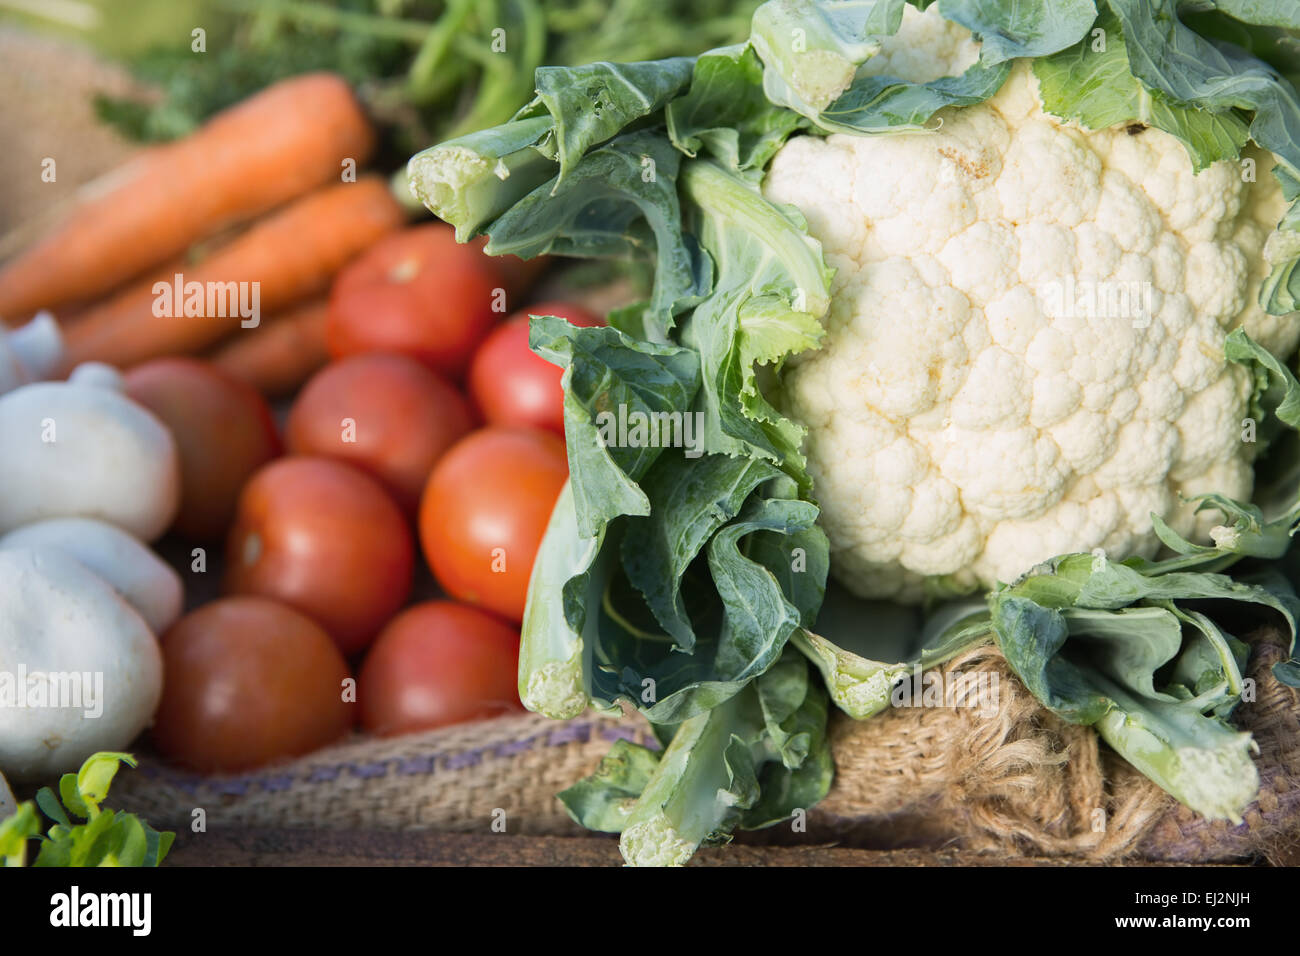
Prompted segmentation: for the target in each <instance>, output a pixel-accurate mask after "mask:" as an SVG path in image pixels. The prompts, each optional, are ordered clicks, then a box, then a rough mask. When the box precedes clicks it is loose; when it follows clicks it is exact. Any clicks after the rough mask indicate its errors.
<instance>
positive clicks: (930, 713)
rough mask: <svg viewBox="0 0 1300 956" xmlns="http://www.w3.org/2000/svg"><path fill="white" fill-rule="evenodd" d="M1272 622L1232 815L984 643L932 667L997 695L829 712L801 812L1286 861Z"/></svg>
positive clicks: (877, 838) (821, 828)
mask: <svg viewBox="0 0 1300 956" xmlns="http://www.w3.org/2000/svg"><path fill="white" fill-rule="evenodd" d="M1274 637H1275V632H1271V631H1269V632H1261V633H1259V634H1256V635H1254V642H1253V650H1252V655H1251V661H1250V665H1249V667H1248V671H1247V673H1248V674H1249V675H1250V677H1251V678H1252V679H1253V680H1254V682H1255V694H1256V699H1255V700H1254V701H1252V702H1243V703H1242V704H1241V705H1240V706H1239V707H1238V709H1237V712H1236V714H1235V715H1234V720H1235V722H1236V724H1237V725H1238V726H1239V727H1241V728H1242V729H1244V730H1249V731H1251V732H1252V733H1253V735H1254V738H1255V741H1256V743H1258V745H1259V748H1260V752H1259V755H1258V758H1257V760H1256V764H1257V766H1258V767H1259V771H1260V780H1261V786H1260V797H1259V799H1258V801H1257V802H1256V803H1255V804H1253V805H1252V806H1251V808H1250V809H1249V810H1248V811H1247V812H1246V814H1245V819H1244V821H1243V823H1241V824H1239V825H1233V824H1231V823H1229V822H1227V821H1219V822H1214V823H1211V822H1208V821H1206V820H1205V819H1204V818H1202V817H1200V816H1199V815H1198V814H1196V813H1194V812H1192V811H1191V810H1189V809H1187V808H1186V807H1183V806H1181V805H1180V804H1178V803H1177V802H1176V801H1174V800H1173V798H1171V797H1169V796H1168V795H1167V794H1165V793H1164V792H1163V791H1162V790H1161V789H1160V788H1159V787H1157V786H1156V785H1155V784H1154V783H1152V782H1151V781H1150V780H1148V779H1147V778H1145V777H1143V776H1142V775H1141V774H1140V773H1138V772H1137V771H1136V770H1134V769H1133V767H1132V766H1130V765H1129V764H1128V763H1126V762H1125V761H1124V760H1123V759H1121V758H1120V757H1118V756H1117V755H1115V754H1114V753H1113V752H1111V751H1110V750H1109V749H1108V748H1106V747H1105V745H1104V744H1101V743H1100V741H1099V739H1098V737H1097V735H1096V734H1095V733H1094V732H1093V731H1092V730H1091V729H1089V728H1086V727H1078V726H1075V725H1072V724H1068V723H1065V722H1064V721H1062V720H1060V719H1058V718H1057V717H1055V716H1054V715H1053V714H1051V713H1050V712H1048V711H1047V710H1045V709H1044V708H1042V707H1041V706H1040V705H1039V703H1038V702H1037V701H1036V700H1035V699H1034V698H1033V697H1032V696H1031V695H1030V693H1029V692H1028V691H1027V690H1026V689H1025V687H1024V685H1023V684H1021V683H1020V682H1019V681H1018V680H1017V679H1016V678H1015V677H1014V676H1013V675H1012V674H1011V672H1010V670H1009V668H1008V667H1007V663H1006V660H1005V659H1004V658H1003V657H1002V654H1001V652H1000V651H998V650H997V648H996V647H994V646H993V645H986V646H983V647H977V648H973V649H971V650H969V651H966V652H965V653H963V654H961V655H960V656H958V657H956V658H954V659H953V660H952V661H949V662H948V663H947V664H946V665H944V666H943V668H941V670H940V673H941V675H942V677H943V684H944V685H945V686H951V685H952V684H953V682H954V680H955V678H957V676H958V675H961V677H962V678H963V679H965V680H970V679H971V676H972V675H980V674H984V675H986V681H985V686H989V687H994V688H996V699H997V707H996V709H995V710H992V711H990V710H989V709H987V708H984V707H970V706H967V707H891V708H889V709H887V710H886V711H884V712H883V713H881V714H880V715H878V716H876V717H874V718H872V719H871V720H867V721H854V720H849V719H847V718H845V717H843V716H842V715H836V716H835V717H833V718H832V724H831V743H832V750H833V752H834V754H835V764H836V778H835V783H834V785H833V787H832V789H831V792H830V794H829V795H828V796H827V798H826V799H825V800H824V801H823V802H822V803H821V804H819V805H818V807H817V808H816V811H815V812H814V814H813V815H812V817H811V818H810V821H809V831H810V832H812V831H817V832H822V833H825V832H828V831H829V832H831V833H834V834H836V835H838V836H839V837H840V838H842V839H846V840H850V841H852V842H855V843H858V844H862V845H870V846H878V847H881V848H886V847H896V846H931V847H937V846H958V847H962V848H964V849H969V850H972V851H985V852H991V853H998V854H1007V853H1013V854H1023V855H1037V856H1042V855H1047V856H1059V855H1069V856H1077V857H1081V858H1085V859H1088V860H1093V861H1099V862H1100V861H1109V860H1118V859H1121V858H1131V857H1136V858H1140V859H1147V860H1165V861H1184V862H1191V861H1202V862H1224V861H1229V860H1239V859H1248V858H1252V857H1267V858H1269V859H1273V860H1275V861H1281V860H1286V859H1288V858H1289V856H1290V853H1291V852H1292V851H1293V849H1294V847H1295V845H1296V842H1297V837H1298V835H1300V701H1298V699H1297V694H1296V692H1295V691H1294V690H1292V689H1291V688H1288V687H1286V686H1285V685H1283V684H1280V683H1278V681H1277V680H1276V679H1275V678H1274V677H1273V675H1272V666H1273V664H1274V663H1276V662H1277V661H1279V660H1282V659H1283V658H1284V656H1285V652H1284V651H1283V649H1282V648H1281V647H1280V646H1279V645H1278V644H1277V643H1274V642H1273V640H1274Z"/></svg>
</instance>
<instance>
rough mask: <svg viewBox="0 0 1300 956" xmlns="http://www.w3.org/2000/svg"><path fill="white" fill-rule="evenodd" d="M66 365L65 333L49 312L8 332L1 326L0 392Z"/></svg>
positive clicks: (40, 314) (1, 393) (50, 373)
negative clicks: (64, 361) (64, 362)
mask: <svg viewBox="0 0 1300 956" xmlns="http://www.w3.org/2000/svg"><path fill="white" fill-rule="evenodd" d="M62 364H63V334H62V333H61V332H60V331H59V323H57V322H55V321H54V316H52V315H50V313H48V312H40V313H37V315H36V318H34V319H32V320H31V321H30V322H28V323H27V324H26V325H23V326H20V327H18V328H16V329H14V330H13V331H12V332H9V333H8V334H6V333H5V332H4V330H3V326H0V395H3V394H4V393H5V392H9V391H12V390H13V389H15V388H17V387H18V386H19V385H26V384H28V383H29V382H36V381H39V380H40V379H43V378H47V377H48V376H50V375H53V374H54V371H55V369H57V368H58V367H59V366H60V365H62Z"/></svg>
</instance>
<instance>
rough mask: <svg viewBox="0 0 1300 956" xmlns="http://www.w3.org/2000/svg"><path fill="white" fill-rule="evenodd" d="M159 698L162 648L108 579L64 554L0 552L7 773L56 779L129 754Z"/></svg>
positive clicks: (2, 757)
mask: <svg viewBox="0 0 1300 956" xmlns="http://www.w3.org/2000/svg"><path fill="white" fill-rule="evenodd" d="M161 695H162V654H161V652H160V651H159V648H158V642H157V640H156V639H155V638H154V636H153V634H152V633H151V632H150V630H149V627H148V625H146V624H145V622H144V619H143V618H142V617H141V616H140V615H139V614H138V613H137V612H136V610H135V609H134V608H132V607H131V605H129V604H128V603H127V602H126V601H125V600H123V599H122V597H121V596H120V595H118V593H117V592H116V591H114V590H113V588H112V587H111V586H110V585H109V584H108V583H107V582H106V581H105V580H104V579H103V578H101V577H99V576H98V575H97V574H95V573H94V572H93V571H91V570H90V569H88V568H86V567H85V566H84V565H82V564H81V563H79V562H78V561H76V560H74V559H73V558H71V557H69V556H68V555H66V554H64V553H63V552H61V551H58V550H56V549H52V548H39V549H37V548H22V549H18V548H15V549H14V550H11V551H0V773H3V774H5V775H6V776H8V777H9V778H10V779H11V780H15V781H26V780H35V779H48V778H50V777H53V776H56V775H58V774H61V773H66V772H70V771H75V770H76V769H77V768H78V767H80V766H81V763H82V762H83V761H84V760H85V759H86V758H87V757H89V756H90V755H91V754H93V753H95V752H97V751H100V750H123V749H125V748H126V747H128V746H129V745H130V743H131V741H132V740H133V739H134V738H135V737H136V735H137V734H139V733H140V731H141V730H143V729H144V728H145V727H146V726H147V725H148V724H149V722H150V720H151V719H152V717H153V713H154V711H155V710H156V709H157V707H158V701H159V699H160V697H161Z"/></svg>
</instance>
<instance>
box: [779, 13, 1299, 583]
mask: <svg viewBox="0 0 1300 956" xmlns="http://www.w3.org/2000/svg"><path fill="white" fill-rule="evenodd" d="M891 48H892V49H893V50H896V51H897V52H896V53H894V52H891ZM918 48H921V49H930V50H933V51H935V53H936V57H937V58H939V59H941V60H943V61H944V62H942V63H940V64H939V65H938V66H936V64H935V63H934V62H933V61H927V60H925V59H922V58H918V57H917V56H916V54H915V51H916V50H917V49H918ZM908 51H910V52H908ZM977 52H978V46H977V44H975V43H974V42H973V40H972V39H971V37H970V34H969V33H968V32H967V31H965V30H964V29H963V28H962V27H960V26H957V25H956V24H953V23H950V22H948V21H945V20H943V19H941V18H939V17H938V16H936V15H934V12H933V9H932V10H931V12H929V13H927V14H920V13H917V12H916V11H914V10H912V9H911V8H908V17H907V18H906V20H905V21H904V24H903V27H902V29H901V30H900V31H899V33H898V34H897V35H896V36H895V37H893V38H891V40H890V42H889V43H888V44H887V45H886V48H885V50H884V51H883V52H882V54H881V55H880V56H879V57H877V58H876V60H875V61H872V63H871V67H872V69H876V70H879V71H882V72H888V73H891V74H893V75H898V76H902V77H903V78H905V79H917V80H925V79H929V78H930V77H931V76H933V75H942V74H943V73H945V72H948V73H952V72H960V71H961V70H962V69H963V68H964V66H965V65H966V64H968V63H970V62H972V61H973V60H974V58H975V56H976V55H977ZM936 70H937V71H938V72H937V73H936ZM1245 155H1246V156H1247V157H1248V158H1249V159H1251V160H1253V162H1252V163H1246V164H1242V163H1237V162H1219V163H1216V164H1214V165H1212V166H1210V167H1209V168H1207V169H1205V170H1202V171H1201V172H1200V173H1199V174H1195V173H1194V172H1193V167H1192V164H1191V161H1190V159H1189V158H1188V156H1187V153H1186V151H1185V149H1184V147H1183V146H1182V144H1181V143H1179V141H1178V140H1177V139H1175V138H1174V137H1173V136H1170V135H1169V134H1167V133H1164V132H1162V131H1160V130H1158V129H1155V128H1144V127H1140V126H1130V127H1118V128H1113V129H1103V130H1096V131H1090V130H1086V129H1083V128H1080V127H1078V126H1076V125H1071V124H1068V123H1065V122H1063V121H1061V120H1059V119H1057V118H1056V117H1053V116H1051V115H1049V114H1047V113H1045V112H1044V110H1043V106H1042V101H1041V99H1040V98H1039V96H1038V90H1037V81H1036V79H1035V78H1034V75H1033V72H1032V70H1030V69H1029V67H1028V65H1027V64H1024V63H1021V64H1018V65H1017V66H1016V68H1015V69H1014V70H1013V72H1012V74H1011V77H1010V78H1009V79H1008V81H1007V82H1006V84H1005V85H1004V86H1003V88H1002V89H1001V91H1000V92H999V93H998V94H997V95H996V96H994V97H993V98H992V99H990V100H989V101H987V102H986V103H984V104H981V105H978V106H972V107H968V108H964V109H956V110H947V111H945V112H944V113H942V114H940V123H939V124H938V129H937V131H926V132H914V133H898V134H892V135H882V136H851V135H841V134H837V135H832V136H829V137H826V138H824V139H823V138H821V137H816V136H800V137H796V138H794V139H792V140H790V141H789V143H787V144H786V145H785V146H784V147H783V148H782V149H781V151H780V152H779V153H778V154H777V156H776V157H775V158H774V160H773V162H772V165H771V169H770V172H769V174H768V176H767V178H766V181H765V183H764V194H765V195H766V196H767V198H769V199H770V200H772V201H775V202H779V203H785V204H789V205H792V206H794V207H796V208H797V209H798V210H799V211H800V212H801V213H802V214H803V216H804V217H805V218H806V219H807V222H808V228H809V232H810V233H811V234H812V235H813V236H814V237H815V238H816V239H818V240H819V241H820V242H821V243H822V245H823V249H824V252H825V255H826V261H827V263H828V264H829V265H830V266H832V267H833V268H834V269H835V270H836V274H835V278H834V281H833V285H832V305H831V308H830V311H829V313H828V315H827V317H826V320H825V321H826V339H825V341H824V343H823V346H822V348H821V349H820V350H818V351H815V352H811V353H806V354H805V355H802V356H799V357H797V358H796V359H794V360H792V361H791V363H790V365H789V367H788V369H787V372H786V375H785V377H784V381H783V384H782V394H781V396H780V401H781V403H782V404H783V406H784V411H786V413H787V414H789V415H790V416H791V417H792V418H794V419H795V420H797V421H799V422H801V423H802V424H804V425H805V426H806V427H807V429H808V435H807V439H806V446H805V450H806V453H807V455H808V469H809V472H810V474H811V475H812V477H813V479H814V482H815V485H814V487H815V493H816V495H817V498H818V500H819V503H820V505H821V507H822V509H823V517H822V522H823V527H824V529H825V531H826V533H827V536H828V538H829V540H830V543H831V548H832V556H833V560H832V569H833V571H834V573H835V574H836V576H837V577H838V578H839V579H840V580H841V581H842V582H843V583H844V584H845V585H846V586H847V587H848V588H849V589H850V590H852V591H854V592H856V593H858V594H859V595H862V596H865V597H891V598H895V599H900V600H916V599H917V598H919V597H920V596H921V593H922V586H923V584H924V582H925V580H926V579H927V578H930V577H935V576H947V577H948V578H949V580H950V581H951V582H952V583H953V584H955V585H957V586H977V585H978V586H982V587H989V586H992V585H993V584H994V583H996V582H997V581H1011V580H1013V579H1015V578H1016V577H1017V576H1019V575H1020V574H1022V573H1023V572H1025V571H1027V570H1028V569H1030V568H1031V567H1032V566H1033V565H1035V564H1037V563H1038V562H1040V561H1043V560H1046V559H1048V558H1051V557H1052V556H1054V555H1057V554H1063V553H1067V552H1074V551H1092V550H1096V549H1102V550H1103V551H1104V552H1105V553H1106V554H1108V555H1110V556H1112V557H1115V558H1117V559H1119V558H1124V557H1128V556H1130V555H1144V556H1151V555H1153V554H1154V553H1155V552H1156V550H1157V548H1158V546H1159V541H1158V539H1157V538H1156V536H1155V534H1154V531H1153V529H1152V523H1151V518H1150V515H1151V513H1152V512H1154V513H1156V514H1158V515H1160V516H1161V517H1163V518H1164V519H1165V520H1166V521H1168V522H1169V524H1170V525H1171V526H1172V527H1173V528H1174V529H1175V530H1176V531H1178V532H1179V533H1180V534H1183V535H1184V536H1187V537H1189V538H1195V539H1199V540H1207V538H1208V535H1209V532H1210V529H1211V528H1212V527H1213V526H1214V525H1215V524H1217V523H1218V521H1216V520H1215V518H1216V516H1217V512H1210V513H1206V512H1202V513H1201V514H1199V515H1195V514H1193V506H1191V505H1189V504H1188V503H1187V502H1186V501H1185V499H1186V498H1187V497H1189V496H1192V495H1197V494H1201V493H1205V492H1212V491H1214V492H1220V493H1223V494H1225V495H1228V496H1231V497H1234V498H1238V499H1243V500H1245V499H1249V497H1250V493H1251V490H1252V481H1253V474H1252V467H1251V465H1252V457H1253V450H1254V446H1253V445H1252V444H1251V443H1250V442H1251V440H1252V436H1253V431H1252V430H1251V429H1250V427H1249V424H1248V423H1246V422H1245V421H1244V420H1245V417H1246V416H1247V414H1248V406H1249V400H1250V397H1251V389H1252V383H1251V379H1250V375H1249V373H1248V371H1247V370H1246V369H1244V368H1242V367H1240V366H1237V365H1233V364H1231V363H1228V362H1226V360H1225V358H1224V339H1225V337H1226V335H1227V333H1228V332H1229V331H1231V330H1232V329H1233V328H1235V327H1237V326H1244V327H1245V328H1246V331H1247V333H1248V334H1250V335H1251V336H1252V337H1253V338H1254V339H1256V341H1258V342H1260V343H1261V344H1262V345H1263V346H1264V347H1266V348H1268V349H1269V350H1270V351H1273V352H1274V353H1275V354H1279V355H1282V354H1285V353H1289V352H1290V351H1291V350H1292V349H1293V348H1294V347H1295V345H1296V342H1297V338H1298V336H1300V329H1297V325H1298V323H1297V322H1296V321H1295V318H1296V315H1295V314H1292V315H1290V316H1273V315H1268V314H1266V313H1265V312H1264V311H1263V310H1262V309H1261V308H1260V306H1259V305H1258V304H1257V301H1256V296H1257V293H1258V290H1259V286H1260V283H1261V282H1262V281H1263V280H1264V278H1265V277H1266V276H1267V274H1268V269H1269V263H1268V261H1267V256H1266V254H1265V248H1264V247H1265V241H1266V239H1267V238H1268V236H1269V235H1270V233H1271V232H1272V230H1273V227H1274V225H1275V224H1276V223H1277V221H1278V220H1279V218H1280V217H1281V215H1282V213H1283V212H1284V209H1285V201H1284V199H1283V196H1282V193H1281V189H1280V188H1279V186H1278V184H1277V182H1276V180H1275V179H1274V177H1273V176H1272V175H1271V174H1270V173H1269V170H1270V169H1271V166H1272V157H1271V156H1270V155H1269V154H1267V153H1265V152H1263V151H1260V150H1257V149H1255V148H1254V147H1251V149H1250V150H1248V151H1247V153H1246V154H1245ZM1219 520H1222V519H1221V517H1220V518H1219Z"/></svg>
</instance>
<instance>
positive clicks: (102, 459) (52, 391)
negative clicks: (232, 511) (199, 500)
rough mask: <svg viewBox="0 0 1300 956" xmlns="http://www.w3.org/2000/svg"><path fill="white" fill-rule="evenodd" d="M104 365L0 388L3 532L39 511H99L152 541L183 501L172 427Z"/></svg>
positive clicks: (51, 514)
mask: <svg viewBox="0 0 1300 956" xmlns="http://www.w3.org/2000/svg"><path fill="white" fill-rule="evenodd" d="M121 384H122V378H121V375H119V374H118V373H117V371H116V370H115V369H112V368H110V367H109V366H106V365H99V364H96V363H87V364H85V365H81V366H78V368H77V369H76V370H74V371H73V373H72V375H71V377H70V378H69V379H68V381H67V382H38V383H35V384H32V385H23V386H22V387H20V388H16V389H14V390H13V391H12V392H9V393H7V394H5V395H3V396H0V448H3V449H4V453H3V455H0V534H3V533H4V532H7V531H11V530H13V529H14V528H17V527H20V526H22V525H25V524H30V523H31V522H33V521H39V520H41V519H43V518H58V517H69V516H80V517H87V518H99V519H102V520H104V521H108V522H110V523H111V524H115V525H117V526H118V527H120V528H122V529H124V530H126V531H129V532H130V533H131V534H133V535H135V536H136V537H137V538H140V539H141V540H143V541H152V540H154V539H155V538H157V537H158V536H159V535H161V534H162V533H163V532H164V531H166V530H167V527H168V525H170V524H171V522H172V519H173V518H174V517H175V515H176V509H177V507H178V506H179V504H180V465H179V458H178V456H177V453H176V443H175V441H174V440H173V439H172V436H171V433H170V432H169V431H168V430H167V427H166V426H165V425H163V423H162V422H160V421H159V420H158V419H157V418H155V417H154V415H153V413H152V412H149V411H147V410H146V409H144V408H143V407H142V406H140V405H138V404H136V403H135V402H133V401H131V399H129V398H127V397H126V395H124V394H123V393H122V391H121Z"/></svg>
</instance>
